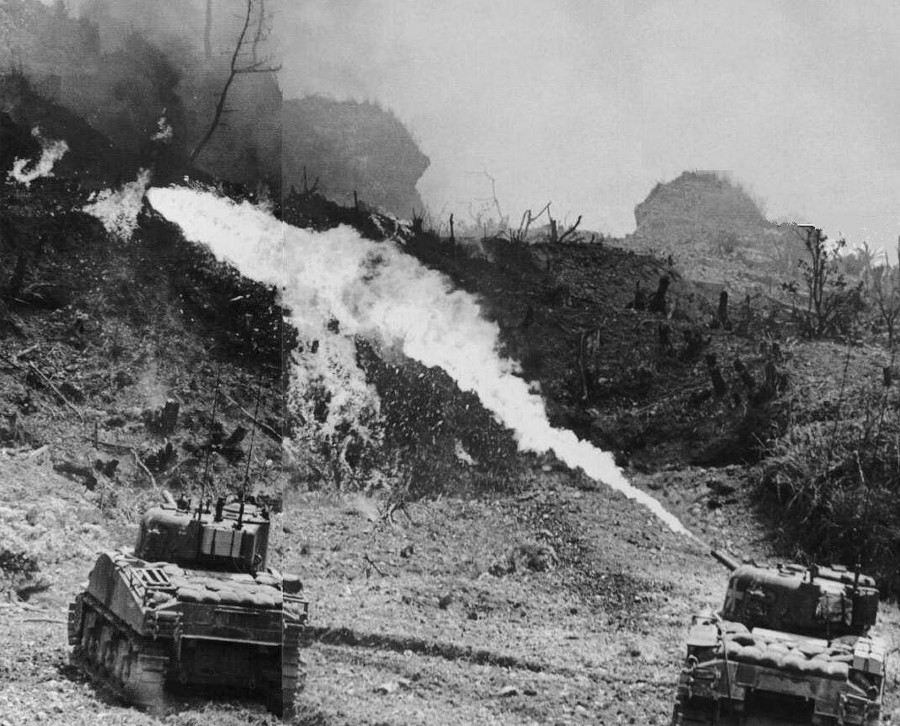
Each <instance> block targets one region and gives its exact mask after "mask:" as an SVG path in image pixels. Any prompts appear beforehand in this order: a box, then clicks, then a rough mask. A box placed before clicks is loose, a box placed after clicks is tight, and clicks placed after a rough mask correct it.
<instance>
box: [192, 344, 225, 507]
mask: <svg viewBox="0 0 900 726" xmlns="http://www.w3.org/2000/svg"><path fill="white" fill-rule="evenodd" d="M221 380H222V363H221V361H220V362H219V367H218V368H217V369H216V392H215V393H214V394H213V407H212V423H211V424H210V426H209V446H207V447H206V464H205V465H204V467H203V479H202V480H201V481H200V502H199V503H198V504H197V519H198V520H199V519H200V518H201V516H202V515H203V499H204V497H206V482H207V480H208V478H209V458H210V454H211V453H212V448H213V436H214V435H215V434H214V430H215V426H216V407H217V406H218V403H219V383H220V382H221Z"/></svg>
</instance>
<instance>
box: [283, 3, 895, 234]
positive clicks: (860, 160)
mask: <svg viewBox="0 0 900 726" xmlns="http://www.w3.org/2000/svg"><path fill="white" fill-rule="evenodd" d="M277 27H278V31H279V32H280V34H281V36H282V38H281V48H282V51H283V53H284V73H283V76H282V81H283V85H284V90H285V95H286V96H287V97H296V96H302V95H304V94H307V93H322V94H326V95H329V96H332V97H335V98H338V99H344V98H353V99H360V100H362V99H369V100H377V101H379V102H380V103H382V104H383V105H385V106H387V107H389V108H391V109H392V110H394V111H395V113H397V115H398V116H399V117H400V119H401V120H403V121H404V122H405V123H406V124H407V126H408V127H409V128H410V130H411V131H412V132H413V134H414V136H415V137H416V139H417V140H418V142H419V144H420V146H421V148H422V150H423V151H424V152H425V153H426V154H428V156H429V157H430V158H431V162H432V164H431V168H430V169H429V171H428V172H427V173H426V175H425V177H424V178H423V179H422V181H421V182H420V184H419V188H420V191H421V192H422V195H423V197H424V198H425V201H426V203H428V204H429V205H430V206H431V208H432V211H433V212H435V213H440V212H441V211H442V210H444V215H443V216H444V217H446V215H447V214H449V212H450V211H456V212H457V214H458V215H459V214H462V215H463V216H465V213H466V212H465V210H467V209H468V207H469V204H470V203H471V202H473V200H477V199H479V198H484V197H485V196H486V195H488V196H489V192H490V185H489V183H488V182H487V180H486V179H485V177H484V176H483V174H482V173H481V172H482V171H483V170H487V171H488V172H490V174H491V175H492V176H494V177H495V179H496V181H497V196H498V197H499V199H500V202H501V204H502V206H503V208H504V210H505V211H506V212H508V213H510V214H511V217H512V218H513V219H518V217H519V216H520V215H521V213H522V211H524V209H526V208H529V207H531V208H533V209H535V210H536V209H538V208H540V207H541V206H542V205H543V204H544V203H545V202H546V201H548V200H552V201H553V209H554V211H555V212H556V216H563V215H565V214H568V216H569V217H570V219H574V217H575V216H577V215H578V214H581V213H583V214H584V215H585V222H584V224H586V225H587V226H589V227H591V228H594V229H599V230H601V231H605V232H611V233H615V234H622V233H624V232H627V231H630V230H632V229H633V226H634V217H633V208H634V205H635V204H636V203H637V202H639V201H640V200H641V199H643V198H644V197H645V196H646V194H647V193H648V192H649V190H650V188H651V187H652V186H653V184H654V183H656V182H657V181H666V180H669V179H671V178H673V177H674V176H676V175H678V174H679V173H680V172H681V171H683V170H686V169H718V170H729V171H731V172H732V173H733V176H734V178H736V179H737V180H738V181H740V182H741V183H742V184H744V185H745V186H746V187H748V188H749V189H750V190H751V191H752V192H753V193H754V194H755V195H756V196H757V197H758V198H760V199H762V201H763V202H764V207H765V210H766V212H767V214H768V215H769V216H770V218H776V219H778V218H791V219H798V220H799V221H809V222H814V223H816V224H817V225H819V226H823V227H824V228H825V230H826V231H827V232H828V233H829V234H830V235H831V236H833V237H834V236H837V235H838V233H843V234H845V235H846V236H847V238H848V240H849V241H850V242H851V243H856V242H861V241H862V240H863V239H866V238H868V239H869V240H870V241H871V242H872V243H874V244H875V245H876V246H881V247H889V248H893V247H894V246H895V244H896V239H897V235H898V234H900V134H898V133H897V125H898V121H900V63H898V49H900V3H897V2H895V0H867V1H866V2H864V3H861V2H856V1H855V0H854V1H852V2H851V1H847V2H837V1H831V2H821V1H804V0H754V2H745V1H742V2H731V1H730V0H646V1H643V2H642V1H639V0H638V1H635V0H630V1H626V0H490V2H485V0H298V1H296V2H295V1H292V0H287V1H286V2H284V3H283V4H282V19H281V21H280V22H279V23H278V24H277Z"/></svg>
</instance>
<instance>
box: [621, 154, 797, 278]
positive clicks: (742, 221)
mask: <svg viewBox="0 0 900 726" xmlns="http://www.w3.org/2000/svg"><path fill="white" fill-rule="evenodd" d="M634 217H635V222H636V228H635V231H634V233H633V234H631V235H629V236H628V237H626V239H625V240H624V242H623V244H624V245H625V246H626V247H627V248H629V249H639V250H643V251H646V252H651V253H653V254H656V255H659V256H661V257H666V256H669V255H671V256H672V258H673V259H674V260H675V261H677V263H678V264H679V265H680V266H682V267H683V268H684V269H688V270H690V274H691V277H692V278H693V279H695V280H699V281H704V282H711V283H716V284H719V285H724V286H726V287H727V288H728V289H730V290H731V291H733V292H740V293H745V292H752V291H755V290H757V291H758V290H761V291H764V292H766V293H768V294H772V293H773V292H777V291H778V290H779V288H780V285H781V283H782V282H785V281H788V280H790V279H793V275H792V274H791V273H792V271H794V269H795V267H796V262H797V259H798V258H800V257H802V256H803V255H804V249H803V241H802V239H801V238H800V237H798V236H797V234H796V233H795V232H794V231H792V230H791V229H790V227H787V226H779V225H776V224H774V223H772V222H770V221H769V220H768V219H766V217H765V215H764V214H763V211H762V210H761V209H760V207H759V204H758V203H757V202H756V201H755V200H754V199H753V198H752V197H751V196H750V194H749V193H748V192H747V191H746V190H744V189H742V188H741V187H740V186H739V185H738V184H736V183H735V182H733V181H731V180H729V179H728V178H727V177H725V176H723V175H721V174H719V173H717V172H705V171H691V172H684V173H683V174H681V175H680V176H679V177H677V178H676V179H673V180H671V181H668V182H665V183H658V184H657V185H656V186H655V187H654V188H653V189H652V190H651V191H650V193H649V194H648V195H647V197H646V198H645V199H644V200H643V201H642V202H640V203H639V204H638V205H637V206H636V207H635V209H634Z"/></svg>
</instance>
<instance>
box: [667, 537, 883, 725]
mask: <svg viewBox="0 0 900 726" xmlns="http://www.w3.org/2000/svg"><path fill="white" fill-rule="evenodd" d="M712 554H713V556H714V557H716V559H718V560H719V561H721V562H722V563H723V564H725V565H726V566H727V567H728V568H729V569H730V570H731V571H732V573H731V578H730V579H729V582H728V590H727V593H726V596H725V604H724V606H723V608H722V610H721V612H719V613H715V614H710V615H708V616H707V615H699V616H695V617H694V620H693V625H692V627H691V630H690V634H689V636H688V643H687V658H686V660H685V665H684V668H683V669H682V672H681V675H680V678H679V681H678V692H677V697H676V705H675V710H674V714H673V717H672V723H673V724H675V725H678V724H728V723H746V722H748V721H747V719H753V718H757V719H759V718H763V719H767V718H768V719H770V720H763V721H762V723H771V722H775V723H783V722H785V721H789V722H791V723H812V724H867V725H872V724H877V723H879V722H880V718H881V701H882V695H883V691H884V680H885V674H884V660H885V646H884V643H883V642H882V641H881V639H879V638H877V637H874V636H872V635H870V634H869V629H870V628H871V627H872V626H873V625H874V624H875V619H876V616H877V614H878V590H877V589H876V587H875V581H874V580H873V579H872V578H871V577H868V576H866V575H863V574H860V573H854V572H850V571H848V570H847V569H846V568H843V567H839V566H836V565H835V566H832V567H816V566H812V567H809V568H807V567H802V566H799V565H782V566H778V567H760V566H757V565H755V564H739V563H738V562H736V561H735V560H734V559H733V558H731V557H729V556H727V555H724V554H722V553H719V552H713V553H712ZM781 719H785V721H782V720H781ZM756 722H757V721H753V723H756Z"/></svg>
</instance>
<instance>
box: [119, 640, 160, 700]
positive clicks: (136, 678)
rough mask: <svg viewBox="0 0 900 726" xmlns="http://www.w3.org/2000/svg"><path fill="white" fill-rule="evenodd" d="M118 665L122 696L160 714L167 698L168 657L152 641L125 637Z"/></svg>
mask: <svg viewBox="0 0 900 726" xmlns="http://www.w3.org/2000/svg"><path fill="white" fill-rule="evenodd" d="M124 652H125V653H126V657H125V659H124V662H123V664H122V667H121V673H122V687H123V689H124V691H125V696H126V698H127V699H128V700H129V701H130V702H131V703H133V704H134V705H135V706H137V707H138V708H141V709H143V710H146V711H150V712H151V713H154V714H158V715H162V714H164V713H165V712H166V708H167V704H168V698H167V696H166V692H165V685H166V669H167V667H168V664H169V658H168V656H167V655H166V653H165V651H164V649H163V648H162V647H161V646H159V645H156V644H149V643H146V642H142V641H135V640H131V639H128V640H127V646H126V650H125V651H124Z"/></svg>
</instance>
